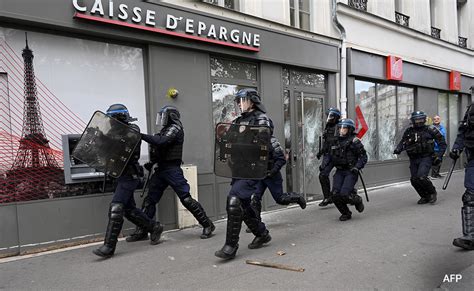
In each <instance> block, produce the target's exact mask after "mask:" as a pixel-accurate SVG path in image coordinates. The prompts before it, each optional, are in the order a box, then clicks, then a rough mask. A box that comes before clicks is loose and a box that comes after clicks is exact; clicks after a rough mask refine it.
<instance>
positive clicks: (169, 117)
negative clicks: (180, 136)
mask: <svg viewBox="0 0 474 291" xmlns="http://www.w3.org/2000/svg"><path fill="white" fill-rule="evenodd" d="M180 118H181V114H180V113H179V110H178V108H176V107H174V106H172V105H165V106H163V107H162V108H161V109H160V111H159V112H158V114H157V116H156V125H161V126H162V127H166V126H168V125H170V124H171V123H176V124H180V123H181V122H180V120H179V119H180Z"/></svg>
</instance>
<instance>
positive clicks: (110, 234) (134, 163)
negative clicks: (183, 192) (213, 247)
mask: <svg viewBox="0 0 474 291" xmlns="http://www.w3.org/2000/svg"><path fill="white" fill-rule="evenodd" d="M107 114H108V115H109V116H111V117H113V118H116V119H118V120H119V121H121V122H123V123H125V124H127V125H129V127H131V128H133V129H135V130H136V131H138V132H140V128H139V127H138V125H136V124H130V123H129V122H130V121H131V120H133V119H132V118H130V115H129V113H128V110H127V108H126V107H125V106H124V105H122V104H114V105H111V106H110V108H109V109H108V110H107ZM139 158H140V143H139V144H138V145H137V146H136V147H135V151H134V152H133V155H132V156H131V158H130V159H129V161H128V163H127V165H126V167H125V169H124V171H123V173H122V174H121V176H120V177H119V178H117V180H116V181H115V182H116V188H115V191H114V195H113V198H112V202H111V203H110V208H109V222H108V226H107V231H106V233H105V240H104V245H103V246H101V247H100V248H98V249H96V250H94V251H93V252H94V254H96V255H98V256H101V257H111V256H113V255H114V253H115V247H116V244H117V239H118V236H119V234H120V231H121V229H122V226H123V217H125V218H127V219H128V220H129V221H130V222H132V223H133V224H135V225H136V226H137V227H140V228H141V229H143V230H144V231H145V233H148V232H150V233H151V237H150V238H151V244H156V243H158V241H159V239H160V236H161V233H162V231H163V227H162V226H161V225H160V223H155V222H154V221H153V220H151V219H150V218H148V216H147V215H145V214H144V213H143V212H142V211H141V210H140V209H138V208H137V207H136V205H135V199H134V196H133V193H134V191H135V189H136V188H137V187H138V185H139V184H140V179H139V177H140V176H143V169H142V168H141V166H140V165H139V163H138V160H139Z"/></svg>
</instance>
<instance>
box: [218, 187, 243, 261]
mask: <svg viewBox="0 0 474 291" xmlns="http://www.w3.org/2000/svg"><path fill="white" fill-rule="evenodd" d="M226 208H227V233H226V239H225V245H224V246H223V247H222V249H220V250H218V251H216V253H215V256H216V257H219V258H222V259H233V258H235V254H236V253H237V249H238V248H239V234H240V229H241V228H242V215H243V210H242V202H241V201H240V199H239V198H238V197H236V196H228V197H227V207H226Z"/></svg>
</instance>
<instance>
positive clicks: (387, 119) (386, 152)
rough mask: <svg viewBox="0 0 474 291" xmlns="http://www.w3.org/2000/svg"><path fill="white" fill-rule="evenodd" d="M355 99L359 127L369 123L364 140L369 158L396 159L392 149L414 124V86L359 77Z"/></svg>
mask: <svg viewBox="0 0 474 291" xmlns="http://www.w3.org/2000/svg"><path fill="white" fill-rule="evenodd" d="M355 99H356V100H355V105H356V116H357V118H356V126H357V130H359V131H360V130H361V129H362V123H363V122H365V123H366V124H367V131H366V133H365V134H364V135H363V136H362V138H361V140H362V143H363V144H364V147H365V149H366V151H367V155H368V157H369V161H384V160H390V159H396V158H397V156H396V155H393V154H392V153H393V150H394V148H395V147H396V145H397V143H398V142H399V141H400V139H401V138H402V135H403V132H404V131H405V129H407V127H409V126H410V115H411V113H412V112H413V110H414V103H415V98H414V89H413V88H408V87H402V86H394V85H387V84H376V83H373V82H366V81H359V80H356V81H355ZM361 118H362V119H363V120H361ZM402 157H404V156H402Z"/></svg>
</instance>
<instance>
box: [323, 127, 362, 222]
mask: <svg viewBox="0 0 474 291" xmlns="http://www.w3.org/2000/svg"><path fill="white" fill-rule="evenodd" d="M340 124H342V125H345V124H347V125H348V126H349V127H350V129H351V130H352V131H351V130H349V131H348V133H347V134H346V135H344V136H341V135H339V136H338V138H337V140H336V141H335V142H334V144H333V145H332V146H331V149H330V151H329V156H330V159H331V162H332V164H333V165H334V167H336V169H337V170H336V173H335V174H334V176H333V189H332V200H333V203H334V205H335V206H336V208H337V209H338V210H339V212H340V213H341V214H342V215H341V217H339V220H341V221H345V220H348V219H351V218H352V212H351V211H350V210H349V207H348V206H347V204H351V205H354V206H355V207H356V209H357V211H359V212H362V211H364V204H363V202H362V198H361V197H360V196H359V195H357V194H356V193H354V192H353V189H354V186H355V184H356V183H357V180H358V178H359V171H360V170H361V169H362V168H364V166H365V164H366V163H367V153H366V151H365V149H364V145H363V144H362V142H361V141H360V139H358V138H357V137H356V135H355V134H354V132H353V130H354V129H355V125H354V122H353V121H352V120H351V119H344V120H342V121H341V122H340Z"/></svg>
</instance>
